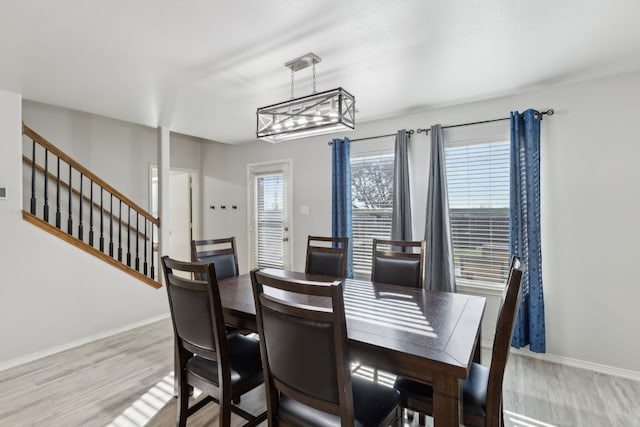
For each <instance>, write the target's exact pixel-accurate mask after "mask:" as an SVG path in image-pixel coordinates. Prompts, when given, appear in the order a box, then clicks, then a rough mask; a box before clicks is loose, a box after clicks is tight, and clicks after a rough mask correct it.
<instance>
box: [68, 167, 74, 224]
mask: <svg viewBox="0 0 640 427" xmlns="http://www.w3.org/2000/svg"><path fill="white" fill-rule="evenodd" d="M72 172H73V169H71V165H69V215H68V217H67V233H69V234H73V217H72V216H71V212H72V210H71V209H72V206H71V202H72V200H73V185H72V184H71V178H72V177H73V174H72Z"/></svg>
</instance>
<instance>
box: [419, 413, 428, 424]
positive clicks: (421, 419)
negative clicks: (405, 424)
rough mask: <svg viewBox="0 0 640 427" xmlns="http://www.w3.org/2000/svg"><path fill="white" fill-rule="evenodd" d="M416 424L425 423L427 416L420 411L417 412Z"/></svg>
mask: <svg viewBox="0 0 640 427" xmlns="http://www.w3.org/2000/svg"><path fill="white" fill-rule="evenodd" d="M418 424H420V425H421V426H425V425H427V417H425V415H424V414H423V413H422V412H419V413H418Z"/></svg>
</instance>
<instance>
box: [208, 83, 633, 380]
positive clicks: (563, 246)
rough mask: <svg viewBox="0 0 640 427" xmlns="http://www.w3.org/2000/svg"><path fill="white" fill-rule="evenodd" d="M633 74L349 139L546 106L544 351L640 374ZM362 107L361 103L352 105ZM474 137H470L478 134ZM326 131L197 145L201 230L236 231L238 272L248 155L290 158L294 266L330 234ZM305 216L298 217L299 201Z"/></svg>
mask: <svg viewBox="0 0 640 427" xmlns="http://www.w3.org/2000/svg"><path fill="white" fill-rule="evenodd" d="M639 92H640V73H634V74H627V75H621V76H618V77H613V78H607V79H602V80H595V81H590V82H583V83H578V84H573V85H569V86H564V87H554V88H551V89H545V90H540V91H532V92H526V93H522V94H520V95H517V96H509V97H504V98H499V99H494V100H490V101H483V102H476V103H469V104H465V105H459V106H453V107H449V108H442V109H437V110H430V111H427V112H424V113H420V114H412V115H406V116H403V117H397V118H393V119H388V120H381V121H377V122H374V123H361V124H358V126H357V131H356V132H353V133H351V134H349V135H348V136H349V137H350V138H359V137H365V136H372V135H381V134H388V133H394V132H395V131H397V130H398V129H402V128H407V129H416V128H418V127H420V128H424V127H429V126H430V125H432V124H436V123H441V124H443V125H447V124H457V123H465V122H474V121H478V120H483V119H494V118H499V117H508V115H509V112H510V111H512V110H519V111H523V110H525V109H527V108H538V109H546V108H554V109H555V110H556V115H554V116H553V117H549V118H547V117H545V118H544V121H543V123H542V148H541V150H542V153H541V156H542V166H541V167H542V184H541V185H542V190H541V191H542V201H541V204H542V245H543V254H542V256H543V271H544V285H545V302H546V308H547V311H546V313H547V314H546V320H547V340H548V341H547V343H548V347H547V351H548V352H549V353H550V356H549V357H550V358H552V359H553V360H557V361H562V362H565V363H573V364H578V365H580V366H590V367H593V368H596V369H600V370H604V371H613V372H616V373H620V374H623V375H630V376H635V377H636V378H640V359H638V358H637V354H638V353H640V342H639V341H638V340H636V339H635V336H636V335H637V333H638V330H637V326H636V324H637V322H636V320H635V315H634V313H635V310H636V305H637V301H639V300H640V286H637V282H638V280H637V279H636V278H635V275H634V274H633V273H631V272H630V270H629V267H630V266H633V265H635V259H636V258H637V253H638V250H637V241H638V240H639V239H640V227H638V225H637V218H639V217H640V199H639V198H638V182H640V168H638V167H637V158H638V156H639V155H640V148H639V147H640V146H639V145H638V138H637V136H636V132H635V129H634V123H635V119H636V118H637V117H639V116H640V93H639ZM362 108H364V107H362ZM504 125H505V126H506V128H500V126H485V125H480V126H474V127H468V128H463V129H461V130H460V131H459V134H458V135H455V137H456V138H461V139H464V138H473V137H474V135H476V134H479V136H486V135H491V134H494V135H495V134H501V133H506V132H508V122H505V123H504ZM476 136H478V135H476ZM329 139H330V138H329V137H316V138H310V139H305V140H298V141H293V142H286V143H280V144H275V145H272V144H269V143H265V142H260V141H256V142H251V143H247V144H243V145H240V146H233V147H228V146H222V145H220V144H211V145H206V146H204V149H203V159H204V162H203V174H204V177H203V182H204V187H203V189H204V193H203V200H204V203H203V206H204V207H203V234H205V235H207V236H211V237H214V236H219V235H226V234H230V233H232V234H234V235H235V236H236V238H237V240H238V243H239V250H240V263H241V267H240V268H241V270H243V271H246V270H247V268H248V265H247V260H248V256H247V255H248V236H247V232H246V230H247V224H248V220H247V198H246V189H247V164H249V163H254V162H263V161H271V160H279V159H292V160H293V188H294V190H293V218H292V229H293V233H294V234H293V236H292V238H293V248H292V252H293V254H294V268H296V269H302V268H304V251H305V245H306V237H307V235H308V234H329V233H330V232H331V220H330V202H331V167H330V162H331V152H330V148H329V147H328V146H327V142H328V140H329ZM392 140H393V138H390V141H391V142H387V141H377V140H372V141H362V142H355V143H353V145H352V149H353V151H354V152H358V151H367V150H378V149H380V147H381V146H384V145H385V144H386V145H387V146H388V144H392ZM411 150H412V165H411V166H412V171H413V182H412V189H413V193H414V194H413V206H414V223H415V227H414V228H415V232H416V236H421V235H423V230H424V218H425V215H424V211H425V207H426V176H427V170H428V139H427V137H425V136H423V135H414V137H412V140H411ZM214 199H215V200H224V201H225V202H227V203H230V202H231V201H233V202H234V203H237V204H238V205H239V210H238V211H237V212H235V213H234V212H219V211H210V210H208V209H207V208H206V207H207V206H208V205H209V204H210V203H209V202H210V201H213V200H214ZM302 205H309V207H310V214H309V215H308V216H307V215H301V214H300V206H302ZM496 301H497V300H496V298H495V297H491V296H490V297H489V301H488V306H487V312H486V316H485V327H484V334H483V336H484V337H486V338H490V337H491V331H492V328H493V325H495V310H496Z"/></svg>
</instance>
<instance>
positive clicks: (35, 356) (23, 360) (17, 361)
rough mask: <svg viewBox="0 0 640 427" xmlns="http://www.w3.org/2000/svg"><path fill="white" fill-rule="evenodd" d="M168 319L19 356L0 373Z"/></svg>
mask: <svg viewBox="0 0 640 427" xmlns="http://www.w3.org/2000/svg"><path fill="white" fill-rule="evenodd" d="M168 317H169V313H167V314H161V315H159V316H155V317H151V318H149V319H145V320H141V321H139V322H135V323H132V324H130V325H127V326H124V327H122V328H116V329H111V330H108V331H105V332H101V333H99V334H95V335H90V336H88V337H84V338H81V339H79V340H75V341H71V342H68V343H65V344H62V345H57V346H54V347H50V348H47V349H45V350H42V351H37V352H35V353H31V354H27V355H25V356H21V357H18V358H15V359H11V360H8V361H6V362H2V363H0V372H2V371H4V370H7V369H10V368H14V367H16V366H20V365H24V364H25V363H29V362H33V361H34V360H38V359H41V358H43V357H47V356H51V355H53V354H56V353H60V352H61V351H65V350H69V349H72V348H74V347H79V346H81V345H84V344H88V343H90V342H93V341H97V340H100V339H103V338H107V337H110V336H112V335H116V334H119V333H122V332H127V331H129V330H131V329H135V328H139V327H140V326H145V325H148V324H150V323H154V322H158V321H160V320H163V319H166V318H168Z"/></svg>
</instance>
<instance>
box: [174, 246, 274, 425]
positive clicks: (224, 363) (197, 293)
mask: <svg viewBox="0 0 640 427" xmlns="http://www.w3.org/2000/svg"><path fill="white" fill-rule="evenodd" d="M162 268H163V270H164V277H165V283H166V286H167V295H168V297H169V308H170V311H171V320H172V323H173V332H174V338H175V339H174V342H175V356H176V369H175V371H176V372H175V378H176V381H177V384H178V413H177V418H176V425H178V426H184V425H186V422H187V417H189V416H190V415H193V414H194V413H195V412H196V411H198V410H199V409H201V408H202V407H204V406H205V405H206V404H207V403H209V402H212V401H213V402H216V403H218V405H219V406H220V414H219V425H220V426H221V427H222V426H224V427H228V426H229V425H230V421H231V412H234V413H236V414H238V415H240V416H241V417H243V418H245V419H246V420H248V423H246V424H245V425H246V426H255V425H257V424H259V423H260V422H262V421H264V420H265V419H266V411H265V412H264V413H262V414H260V415H258V416H254V415H252V414H250V413H248V412H246V411H245V410H243V409H242V408H239V407H237V406H235V405H234V404H233V401H234V400H237V399H239V397H240V396H241V395H243V394H244V393H246V392H248V391H250V390H252V389H254V388H255V387H257V386H259V385H260V384H262V382H263V375H262V363H261V360H260V344H259V343H258V340H256V339H255V338H251V337H247V336H245V335H241V334H233V335H227V333H226V331H225V325H224V320H223V315H222V304H221V302H220V293H219V290H218V280H217V279H216V276H215V267H214V266H213V264H211V263H209V264H202V263H191V262H183V261H176V260H173V259H171V258H169V257H167V256H164V257H162ZM178 272H184V273H187V274H188V275H189V277H200V278H202V277H205V278H206V280H205V281H202V280H195V279H187V278H184V277H181V276H178V275H176V274H175V273H178ZM191 274H193V276H191ZM192 387H197V388H198V389H199V390H201V391H202V392H203V393H204V394H206V397H205V398H203V399H201V400H200V401H198V402H197V403H195V404H194V405H192V406H191V407H189V393H190V388H192Z"/></svg>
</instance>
